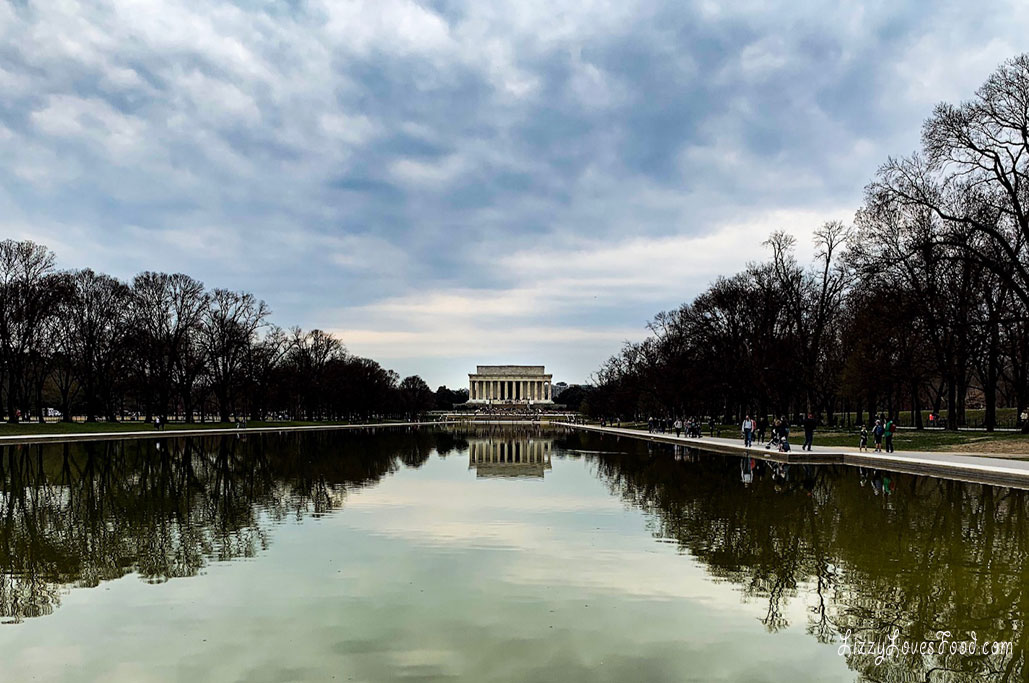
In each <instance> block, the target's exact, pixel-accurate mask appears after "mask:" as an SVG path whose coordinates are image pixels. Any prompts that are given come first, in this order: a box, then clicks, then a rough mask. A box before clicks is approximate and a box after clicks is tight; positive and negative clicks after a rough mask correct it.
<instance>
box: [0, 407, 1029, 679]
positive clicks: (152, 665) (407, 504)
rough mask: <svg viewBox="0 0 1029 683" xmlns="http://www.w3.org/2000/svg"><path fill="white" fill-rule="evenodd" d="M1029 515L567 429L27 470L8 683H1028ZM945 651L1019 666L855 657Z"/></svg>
mask: <svg viewBox="0 0 1029 683" xmlns="http://www.w3.org/2000/svg"><path fill="white" fill-rule="evenodd" d="M1027 513H1029V495H1027V494H1026V493H1023V492H1021V491H1014V490H1009V489H1003V488H991V487H984V486H978V485H969V484H961V483H956V482H946V481H940V480H935V479H927V478H921V477H914V476H908V475H890V474H888V473H877V472H864V471H858V470H856V469H851V468H844V467H820V468H813V467H806V468H805V467H798V466H793V467H791V468H789V469H785V470H783V469H778V468H769V467H765V466H762V465H760V464H758V465H757V466H756V468H755V467H752V466H751V463H750V462H749V461H741V459H739V458H728V457H724V456H719V455H706V454H700V453H696V452H687V451H683V450H675V449H673V447H671V446H656V445H655V446H650V447H648V446H647V445H646V444H643V443H640V442H636V441H632V440H626V439H621V440H619V439H616V438H614V437H608V436H597V435H588V434H581V433H568V432H564V431H559V430H552V431H548V430H546V429H543V430H539V429H536V430H516V429H512V428H507V429H499V428H485V427H483V428H480V429H477V430H457V431H447V430H414V431H410V430H400V429H397V430H387V431H381V430H380V431H379V432H378V433H375V434H358V433H334V434H329V433H320V434H305V435H297V434H283V435H267V436H261V437H256V436H250V437H246V438H203V439H164V440H161V441H139V442H133V441H126V442H93V443H85V444H74V445H70V446H69V445H48V446H45V447H40V446H31V447H29V446H17V447H4V448H3V449H2V450H0V621H3V622H5V624H4V625H2V626H0V680H2V681H22V680H26V681H27V680H67V681H133V682H136V681H187V682H189V683H196V682H198V681H207V680H217V681H309V680H311V681H322V680H338V681H348V680H350V681H393V680H407V681H423V680H424V681H435V680H460V681H562V682H564V681H710V680H714V681H782V680H789V681H801V680H810V681H853V680H869V681H908V680H932V681H952V680H953V681H983V680H996V681H1001V680H1012V681H1013V680H1023V677H1024V676H1025V675H1026V667H1025V652H1026V645H1027V643H1026V634H1025V629H1024V628H1023V626H1024V620H1025V618H1026V616H1027V615H1029V566H1027V564H1026V561H1025V560H1026V558H1027V551H1029V518H1027ZM939 631H949V632H951V635H950V636H949V638H948V640H949V641H953V642H960V641H965V640H968V639H969V637H970V633H971V632H975V634H976V641H977V644H978V645H980V646H981V645H982V642H983V641H984V640H990V641H1010V642H1011V645H1010V647H1007V648H1005V649H1004V650H1003V651H1001V652H999V653H996V654H995V653H994V652H993V651H992V650H991V651H989V652H988V653H987V654H985V655H983V654H982V653H981V652H977V653H976V654H975V655H970V654H965V655H962V654H961V653H960V651H958V652H957V653H955V654H950V649H949V647H948V648H947V649H946V653H945V654H944V655H942V656H940V655H938V654H936V653H933V654H916V655H908V656H904V655H903V654H900V653H898V652H893V654H891V655H890V656H887V657H881V658H878V657H877V656H876V654H875V653H874V652H872V653H870V654H865V653H861V652H859V651H858V650H859V649H860V647H868V648H869V649H871V647H873V646H872V645H867V646H862V645H860V642H859V639H861V640H863V641H864V642H865V643H873V642H878V643H882V641H885V640H886V639H888V638H889V637H890V636H891V635H892V634H894V633H896V634H897V639H896V640H895V641H894V643H895V644H896V645H897V647H898V648H899V647H900V646H901V645H902V643H904V642H905V641H911V642H913V643H914V644H915V645H914V647H918V643H920V642H922V641H926V640H930V641H932V640H937V638H936V634H937V632H939ZM848 632H849V633H850V634H851V637H850V640H849V641H848V643H851V644H852V645H853V647H851V649H850V651H846V650H844V651H843V652H842V655H841V642H840V636H841V635H842V634H846V633H848ZM888 644H889V643H888V642H887V643H886V645H888ZM923 647H924V646H923ZM937 647H938V644H937ZM945 647H947V646H945ZM877 659H878V661H877Z"/></svg>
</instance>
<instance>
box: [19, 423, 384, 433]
mask: <svg viewBox="0 0 1029 683" xmlns="http://www.w3.org/2000/svg"><path fill="white" fill-rule="evenodd" d="M384 421H388V420H384ZM330 424H351V423H346V422H338V423H334V422H259V421H250V422H247V427H251V428H252V427H302V426H308V425H330ZM235 426H236V423H235V422H203V423H200V422H197V423H193V424H185V423H182V422H171V423H168V425H167V427H166V428H165V429H164V430H163V431H168V432H173V431H176V430H180V429H219V428H220V429H231V428H234V427H235ZM152 431H155V430H154V425H153V424H151V423H149V422H142V421H126V422H47V423H46V424H39V423H38V422H22V423H19V424H13V425H12V424H7V423H0V436H18V435H22V434H91V433H97V432H152Z"/></svg>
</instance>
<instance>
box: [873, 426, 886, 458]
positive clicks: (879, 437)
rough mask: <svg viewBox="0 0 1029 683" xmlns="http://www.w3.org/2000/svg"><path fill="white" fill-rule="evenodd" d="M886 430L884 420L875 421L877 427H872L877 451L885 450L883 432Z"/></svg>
mask: <svg viewBox="0 0 1029 683" xmlns="http://www.w3.org/2000/svg"><path fill="white" fill-rule="evenodd" d="M885 432H886V428H885V427H883V421H882V420H876V421H875V427H873V428H872V438H873V439H874V440H875V452H876V453H882V450H883V434H884V433H885Z"/></svg>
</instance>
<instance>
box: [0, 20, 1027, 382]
mask: <svg viewBox="0 0 1029 683" xmlns="http://www.w3.org/2000/svg"><path fill="white" fill-rule="evenodd" d="M902 5H903V6H898V5H896V4H895V3H873V2H865V3H846V4H844V5H841V6H838V7H832V8H826V7H821V6H820V5H819V4H816V3H778V4H768V3H763V2H762V3H759V2H754V3H732V4H731V6H727V5H726V4H724V3H715V2H694V3H692V4H687V3H673V2H624V1H623V2H613V1H612V2H607V1H602V0H597V1H595V2H586V3H583V2H574V3H573V2H546V3H543V2H526V1H524V0H523V1H520V2H513V1H512V2H501V3H473V2H458V1H456V0H437V1H435V2H423V3H417V2H413V1H411V0H376V1H375V2H370V1H369V2H343V3H339V2H313V1H312V2H303V1H297V2H291V3H268V4H265V5H263V6H261V5H254V4H253V3H230V2H209V3H202V4H199V5H197V4H193V3H184V2H136V3H122V2H104V3H35V2H25V3H12V2H7V3H6V4H0V91H2V92H3V93H4V97H2V98H0V157H2V158H3V160H4V163H3V164H2V166H0V233H2V234H3V235H4V236H15V237H32V238H35V239H38V240H40V241H43V242H46V243H47V244H49V245H50V246H52V247H53V248H55V249H56V250H57V251H58V255H59V257H60V259H61V263H62V264H63V265H65V266H68V267H81V266H85V265H90V266H93V267H96V268H101V269H104V270H107V271H109V272H113V273H115V274H117V275H120V276H122V277H129V276H131V275H132V274H134V273H135V272H137V271H140V270H143V269H165V270H183V271H187V272H190V273H192V274H195V275H197V276H198V277H201V278H202V279H204V280H205V281H206V282H207V283H208V284H210V285H212V286H214V285H217V286H229V287H239V288H247V289H250V290H252V291H254V292H256V293H257V294H259V295H260V296H263V297H265V298H267V299H268V300H269V302H270V303H271V304H272V306H273V308H274V309H276V315H275V318H276V320H277V321H279V322H281V323H284V324H291V323H294V322H296V323H300V324H303V325H305V326H322V327H329V328H334V329H339V330H340V331H341V332H342V334H343V335H344V338H345V339H347V340H348V342H349V343H350V345H351V347H352V348H353V349H354V350H355V351H358V352H361V353H366V354H369V355H372V356H376V357H381V358H383V359H384V360H385V362H387V364H392V365H394V366H396V367H397V368H398V369H399V370H401V371H402V372H421V373H422V374H424V375H425V376H426V377H427V379H429V381H430V382H433V383H441V382H450V383H457V382H460V372H461V370H460V368H462V367H469V366H470V365H472V364H474V363H475V362H477V361H478V362H486V361H488V360H510V361H519V360H526V362H528V361H532V362H547V363H548V364H551V365H552V366H553V369H554V370H555V371H556V372H557V373H558V374H559V376H562V377H563V378H566V379H569V380H573V381H574V380H581V379H584V378H585V376H586V374H587V373H588V372H589V371H590V370H591V369H592V368H593V367H595V365H596V364H597V363H598V362H599V361H600V360H602V358H603V357H604V355H606V354H607V353H608V352H610V351H613V350H614V348H615V347H616V346H617V344H618V343H619V341H620V340H621V339H623V338H624V337H626V336H631V335H632V334H633V331H634V330H635V331H637V332H636V333H637V334H641V333H642V324H643V323H644V322H645V320H646V319H647V318H648V317H649V316H650V315H651V314H652V313H653V312H655V311H656V310H658V309H660V308H662V307H667V306H672V305H675V304H676V303H678V302H679V301H681V300H683V299H686V298H688V297H689V296H691V295H692V294H694V293H696V291H697V290H698V289H699V288H702V287H703V286H704V284H705V283H706V282H707V280H708V279H710V277H711V276H712V275H713V274H715V273H718V272H728V271H731V270H734V269H736V268H738V267H740V266H741V265H742V263H743V262H744V261H745V260H746V259H747V258H755V257H758V256H759V255H760V254H761V247H760V241H761V237H762V236H763V234H766V233H767V231H768V230H770V229H772V228H774V227H777V226H779V225H781V226H782V227H786V228H790V229H793V230H795V231H797V232H799V233H804V232H805V231H808V230H810V229H811V227H813V226H814V225H816V224H817V223H818V222H819V221H820V220H823V219H829V218H844V219H845V218H847V217H848V214H849V213H850V212H852V211H853V209H854V208H855V205H856V202H857V201H858V199H859V197H860V192H861V188H862V186H863V184H864V183H865V182H866V181H867V180H868V179H869V177H870V176H871V174H872V173H873V172H874V170H875V168H876V166H877V165H878V164H879V163H881V162H882V161H883V160H884V158H885V157H886V155H888V154H898V153H900V154H902V153H906V152H908V151H909V150H910V149H911V148H912V147H913V146H914V145H915V144H916V142H917V136H918V127H919V124H920V121H921V119H922V118H923V117H924V116H926V115H927V114H928V112H929V110H930V108H931V106H932V104H933V103H934V102H935V101H937V100H939V99H959V98H961V97H966V96H968V95H970V94H971V92H972V91H973V90H974V89H975V87H976V86H977V85H978V83H980V82H981V81H982V80H983V79H984V78H985V76H986V75H987V74H988V73H989V72H990V71H991V70H992V69H993V68H995V66H996V65H997V64H998V63H999V62H1000V61H1002V60H1003V59H1005V58H1007V57H1009V56H1011V55H1013V54H1015V52H1017V51H1018V49H1019V47H1020V44H1021V42H1022V36H1023V35H1024V32H1025V29H1026V28H1027V25H1029V16H1027V13H1026V10H1025V9H1023V8H1022V7H1021V6H1019V5H1018V4H1015V3H1005V4H1002V5H990V6H989V7H988V8H984V7H976V6H970V5H968V4H967V3H958V2H951V3H928V2H925V3H914V4H913V3H907V4H903V3H902ZM669 250H683V253H682V254H681V258H677V257H678V256H679V255H678V254H675V253H672V254H669V253H668V252H669ZM619 255H622V256H619ZM605 269H606V276H605ZM639 273H641V274H643V275H642V276H640V277H637V276H636V274H639ZM397 302H402V304H403V305H399V304H398V303H397ZM415 304H420V306H421V307H420V308H419V307H417V306H416V307H415V308H412V307H411V306H414V305H415ZM462 307H465V308H472V309H474V310H476V311H478V315H477V316H475V317H473V318H471V319H469V318H467V317H463V316H462V315H461V310H462ZM412 311H414V312H412ZM498 325H499V326H505V327H501V328H500V329H501V331H502V330H505V329H506V330H509V334H508V335H507V336H506V337H504V336H503V335H501V336H500V337H498V336H497V332H498ZM401 332H402V333H403V334H401ZM476 339H481V344H480V346H481V347H482V351H481V352H479V353H476V348H477V347H476ZM503 339H506V340H507V341H506V342H503V343H502V342H501V340H503ZM448 349H450V350H451V351H450V352H448ZM490 354H496V355H497V357H496V358H489V357H486V356H490ZM500 356H503V357H502V358H501V357H500Z"/></svg>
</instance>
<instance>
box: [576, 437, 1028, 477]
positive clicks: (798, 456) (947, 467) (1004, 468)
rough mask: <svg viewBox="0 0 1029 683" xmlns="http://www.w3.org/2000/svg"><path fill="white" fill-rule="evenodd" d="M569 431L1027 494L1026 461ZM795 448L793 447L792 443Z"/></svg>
mask: <svg viewBox="0 0 1029 683" xmlns="http://www.w3.org/2000/svg"><path fill="white" fill-rule="evenodd" d="M557 424H560V425H562V426H565V427H571V428H573V429H581V430H584V431H590V432H599V433H602V434H612V435H616V436H626V437H630V438H634V439H640V440H642V441H653V442H656V443H670V444H675V445H680V446H685V447H688V448H696V449H699V450H705V451H711V452H714V453H722V454H724V455H737V456H744V455H749V456H750V457H753V458H761V459H764V460H774V461H776V462H786V463H797V464H842V465H853V466H856V467H874V468H877V469H883V470H890V471H893V472H907V473H910V474H922V475H928V476H934V477H942V478H946V479H957V480H961V481H971V482H976V483H980V484H998V485H1002V486H1012V487H1015V488H1022V489H1029V461H1026V460H1011V459H1006V458H996V457H990V456H989V455H976V454H974V453H973V454H969V453H941V452H926V451H904V452H900V453H875V452H872V451H859V450H858V449H857V448H851V447H847V446H815V447H814V448H813V449H812V450H811V451H802V450H800V449H799V447H798V446H794V449H795V450H791V451H790V452H789V453H778V452H776V451H773V450H765V448H764V446H763V445H757V446H752V447H750V448H747V447H746V446H744V445H743V440H742V439H725V438H720V437H712V436H705V437H701V438H699V439H696V438H686V437H684V436H680V437H677V436H675V434H667V433H666V434H660V433H653V434H652V433H649V432H645V431H642V430H638V429H625V428H623V427H600V426H597V425H583V424H573V423H570V422H562V423H557ZM790 445H791V446H793V444H792V443H791V444H790Z"/></svg>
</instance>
